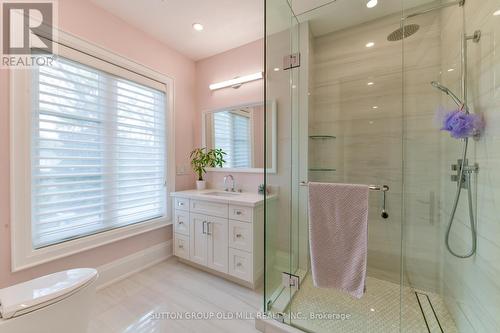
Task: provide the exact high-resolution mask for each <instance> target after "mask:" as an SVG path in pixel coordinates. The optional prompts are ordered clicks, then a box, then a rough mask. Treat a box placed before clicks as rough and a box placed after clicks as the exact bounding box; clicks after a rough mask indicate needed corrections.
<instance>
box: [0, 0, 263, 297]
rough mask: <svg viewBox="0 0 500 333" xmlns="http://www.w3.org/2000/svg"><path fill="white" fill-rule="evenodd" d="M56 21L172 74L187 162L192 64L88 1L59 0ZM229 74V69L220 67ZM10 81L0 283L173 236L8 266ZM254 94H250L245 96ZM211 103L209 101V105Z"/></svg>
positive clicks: (4, 110) (5, 90)
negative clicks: (24, 266)
mask: <svg viewBox="0 0 500 333" xmlns="http://www.w3.org/2000/svg"><path fill="white" fill-rule="evenodd" d="M58 3H59V26H60V28H61V30H63V31H65V32H69V33H72V34H74V35H77V36H79V37H81V38H83V39H85V40H87V41H90V42H92V43H94V44H98V45H100V46H102V47H104V48H105V49H108V50H112V51H114V52H116V53H118V54H121V55H123V56H125V57H127V58H129V59H132V60H135V61H137V62H139V63H142V64H144V65H146V66H149V67H151V68H153V69H155V70H157V71H158V72H161V73H163V74H165V75H168V76H170V77H172V78H173V79H174V80H175V128H181V129H182V132H181V131H176V135H175V136H176V149H175V150H176V159H177V164H188V163H189V160H188V153H189V151H190V150H191V149H192V147H193V146H194V143H195V142H199V133H198V132H199V130H200V127H199V123H197V122H195V121H193V119H198V118H199V112H198V111H197V110H196V108H195V102H194V98H193V96H194V93H195V86H194V82H195V73H196V72H195V70H196V68H195V64H194V62H193V61H191V60H189V59H188V58H186V57H185V56H183V55H181V54H179V53H177V52H176V51H174V50H172V49H170V48H168V47H167V46H165V44H162V43H161V42H159V41H157V40H155V39H153V38H152V37H151V36H149V35H147V34H145V33H143V32H142V31H140V30H137V29H135V28H132V27H131V26H130V25H128V24H127V23H126V22H124V21H122V20H120V19H119V18H117V17H115V16H113V15H112V14H110V13H108V12H106V11H104V10H102V9H100V8H99V7H97V6H95V5H94V4H92V3H91V2H89V1H84V0H63V1H59V2H58ZM224 74H227V73H224ZM8 95H9V81H8V71H6V70H0V288H1V287H4V286H7V285H11V284H14V283H17V282H20V281H24V280H28V279H31V278H34V277H37V276H40V275H44V274H49V273H51V272H54V271H58V270H64V269H68V268H72V267H77V266H79V267H83V266H89V267H96V266H100V265H103V264H105V263H108V262H110V261H113V260H116V259H118V258H120V257H124V256H127V255H129V254H132V253H134V252H137V251H140V250H142V249H145V248H148V247H150V246H152V245H154V244H158V243H160V242H164V241H166V240H168V239H171V238H172V231H171V227H167V228H162V229H159V230H156V231H153V232H149V233H145V234H142V235H138V236H135V237H132V238H129V239H126V240H122V241H118V242H115V243H112V244H108V245H105V246H102V247H99V248H95V249H93V250H89V251H86V252H83V253H79V254H76V255H72V256H69V257H66V258H63V259H60V260H56V261H52V262H50V263H47V264H43V265H40V266H37V267H34V268H31V269H26V270H23V271H21V272H17V273H11V271H10V212H9V206H10V202H9V198H10V192H9V191H10V189H9V100H8ZM249 97H252V99H253V96H249ZM210 107H211V106H210ZM193 185H194V176H193V175H191V174H189V175H184V176H177V177H176V189H177V190H182V189H188V188H192V186H193Z"/></svg>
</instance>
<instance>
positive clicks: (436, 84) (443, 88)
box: [431, 81, 450, 94]
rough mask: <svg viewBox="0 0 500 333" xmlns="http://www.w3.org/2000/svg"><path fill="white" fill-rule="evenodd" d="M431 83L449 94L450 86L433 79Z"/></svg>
mask: <svg viewBox="0 0 500 333" xmlns="http://www.w3.org/2000/svg"><path fill="white" fill-rule="evenodd" d="M431 85H432V86H433V87H434V88H437V89H439V90H441V91H442V92H444V93H445V94H448V93H449V92H450V90H449V89H448V88H446V87H445V86H443V85H442V84H441V83H439V82H437V81H432V82H431Z"/></svg>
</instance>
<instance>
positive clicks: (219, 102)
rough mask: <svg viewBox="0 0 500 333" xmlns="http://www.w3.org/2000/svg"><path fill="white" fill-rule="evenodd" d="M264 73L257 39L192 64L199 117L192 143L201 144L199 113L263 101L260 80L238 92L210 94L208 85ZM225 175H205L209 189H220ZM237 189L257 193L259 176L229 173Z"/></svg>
mask: <svg viewBox="0 0 500 333" xmlns="http://www.w3.org/2000/svg"><path fill="white" fill-rule="evenodd" d="M263 70H264V40H263V39H261V40H258V41H255V42H252V43H249V44H246V45H243V46H241V47H238V48H235V49H232V50H229V51H226V52H223V53H220V54H217V55H215V56H213V57H210V58H207V59H203V60H200V61H198V62H197V63H196V101H197V109H198V112H199V114H198V115H197V118H196V121H195V124H196V126H197V129H199V130H196V131H195V134H196V136H195V139H196V141H195V142H196V144H197V145H201V142H202V141H201V113H202V112H203V111H207V110H214V109H219V108H223V107H227V106H232V105H240V104H244V103H252V102H259V101H262V100H264V80H259V81H254V82H250V83H246V84H244V85H242V86H241V87H240V88H239V89H232V88H226V89H220V90H216V91H210V89H208V85H209V84H210V83H214V82H220V81H224V80H228V79H232V78H234V77H236V76H242V75H247V74H252V73H257V72H259V71H263ZM226 174H227V173H225V172H209V173H208V174H207V181H208V182H209V186H211V187H217V188H221V187H222V186H223V185H222V184H223V178H224V176H225V175H226ZM233 176H234V177H235V180H236V185H237V187H238V188H242V189H243V190H244V191H257V185H258V184H261V183H263V182H264V177H263V174H256V173H233Z"/></svg>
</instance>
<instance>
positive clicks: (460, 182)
mask: <svg viewBox="0 0 500 333" xmlns="http://www.w3.org/2000/svg"><path fill="white" fill-rule="evenodd" d="M468 146H469V138H465V139H464V151H463V156H462V162H461V165H460V173H459V176H458V186H457V193H456V195H455V201H454V203H453V208H452V211H451V215H450V221H449V222H448V228H447V230H446V242H445V243H446V248H447V249H448V251H450V253H451V254H452V255H454V256H455V257H457V258H463V259H465V258H470V257H472V256H473V255H474V254H475V253H476V248H477V234H476V222H475V218H474V207H473V204H472V189H471V181H470V179H471V177H470V175H466V176H465V177H464V174H465V170H464V168H465V161H466V158H467V148H468ZM464 181H466V182H467V193H468V201H469V223H470V229H471V237H472V248H471V250H470V252H468V253H467V254H464V255H462V254H458V253H456V252H455V251H454V250H453V249H452V248H451V246H450V233H451V228H452V227H453V222H454V220H455V214H456V212H457V207H458V202H459V200H460V194H461V193H462V185H463V182H464Z"/></svg>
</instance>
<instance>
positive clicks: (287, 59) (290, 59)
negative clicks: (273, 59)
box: [283, 52, 300, 70]
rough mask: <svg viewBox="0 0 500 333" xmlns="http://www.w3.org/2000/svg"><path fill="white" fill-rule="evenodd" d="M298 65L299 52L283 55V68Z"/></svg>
mask: <svg viewBox="0 0 500 333" xmlns="http://www.w3.org/2000/svg"><path fill="white" fill-rule="evenodd" d="M297 67H300V53H299V52H297V53H292V54H289V55H286V56H284V57H283V70H287V69H292V68H297Z"/></svg>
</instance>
